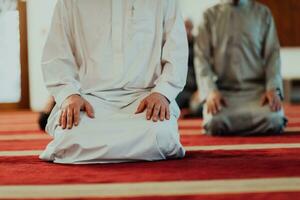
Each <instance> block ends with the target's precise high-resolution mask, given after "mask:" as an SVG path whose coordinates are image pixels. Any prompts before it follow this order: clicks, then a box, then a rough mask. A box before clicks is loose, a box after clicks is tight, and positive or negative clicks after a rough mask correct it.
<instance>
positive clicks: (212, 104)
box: [206, 91, 227, 115]
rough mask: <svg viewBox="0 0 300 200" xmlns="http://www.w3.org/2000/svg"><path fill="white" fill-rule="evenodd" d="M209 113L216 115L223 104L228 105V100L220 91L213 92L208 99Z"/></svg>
mask: <svg viewBox="0 0 300 200" xmlns="http://www.w3.org/2000/svg"><path fill="white" fill-rule="evenodd" d="M206 104H207V113H208V114H212V115H216V114H218V113H219V112H220V111H221V110H222V107H223V106H227V104H226V101H225V99H224V97H223V96H222V94H221V93H220V92H219V91H213V92H211V93H210V94H209V95H208V97H207V100H206Z"/></svg>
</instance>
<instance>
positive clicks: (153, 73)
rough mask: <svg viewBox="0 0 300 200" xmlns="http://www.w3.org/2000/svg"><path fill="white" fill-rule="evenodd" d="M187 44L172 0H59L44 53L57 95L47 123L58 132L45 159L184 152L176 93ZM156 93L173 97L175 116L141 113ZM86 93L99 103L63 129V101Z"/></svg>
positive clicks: (48, 81)
mask: <svg viewBox="0 0 300 200" xmlns="http://www.w3.org/2000/svg"><path fill="white" fill-rule="evenodd" d="M187 57H188V47H187V39H186V32H185V28H184V23H183V19H182V17H181V14H180V11H179V8H178V2H177V1H174V0H101V1H99V0H76V1H75V0H72V1H71V0H60V1H59V2H58V4H57V6H56V9H55V13H54V17H53V22H52V27H51V31H50V34H49V38H48V41H47V43H46V46H45V50H44V56H43V74H44V79H45V83H46V86H47V88H48V89H49V91H50V93H51V94H52V95H53V96H54V98H55V100H56V103H57V105H56V107H55V108H54V110H53V112H52V114H51V116H50V119H49V121H48V125H47V129H46V130H47V132H48V133H50V134H51V135H53V136H54V140H53V141H52V142H51V143H50V144H49V145H48V147H47V149H46V150H45V152H44V153H43V154H42V155H41V156H40V157H41V159H44V160H51V161H54V162H58V163H102V162H123V161H134V160H160V159H165V158H169V157H172V158H173V157H174V158H176V157H183V156H184V149H183V148H182V146H181V144H180V142H179V137H178V130H177V129H178V128H177V122H176V120H177V118H178V116H179V109H178V106H177V104H176V103H175V101H174V100H175V98H176V96H177V95H178V93H179V92H180V91H181V90H182V89H183V87H184V84H185V82H186V74H187ZM152 92H158V93H161V94H163V95H164V96H165V97H167V99H168V100H169V101H170V102H171V105H170V107H171V114H172V116H171V120H169V121H165V122H158V123H153V122H150V121H147V120H146V119H145V113H143V114H140V115H135V114H134V112H135V110H136V109H137V106H138V104H139V102H140V101H141V100H142V99H143V98H145V97H146V96H147V95H149V94H150V93H152ZM72 94H80V95H82V96H83V97H84V98H86V99H87V100H88V101H89V102H90V103H91V104H92V105H93V107H94V109H95V115H96V118H95V119H93V120H92V119H89V118H87V117H86V116H85V115H84V114H83V113H82V114H81V115H82V118H81V123H80V125H79V126H78V127H75V128H73V129H72V130H62V129H61V128H60V127H59V126H58V117H59V113H60V106H61V104H62V102H63V101H64V100H65V99H66V98H67V97H68V96H70V95H72Z"/></svg>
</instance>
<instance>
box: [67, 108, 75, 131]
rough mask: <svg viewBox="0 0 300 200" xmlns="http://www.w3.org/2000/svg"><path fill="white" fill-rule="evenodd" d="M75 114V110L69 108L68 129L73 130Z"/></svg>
mask: <svg viewBox="0 0 300 200" xmlns="http://www.w3.org/2000/svg"><path fill="white" fill-rule="evenodd" d="M73 114H74V110H73V109H72V108H68V111H67V126H68V129H72V128H73Z"/></svg>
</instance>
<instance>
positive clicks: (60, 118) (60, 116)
mask: <svg viewBox="0 0 300 200" xmlns="http://www.w3.org/2000/svg"><path fill="white" fill-rule="evenodd" d="M62 115H63V110H60V115H59V120H58V122H59V126H61V125H62V122H61V120H62Z"/></svg>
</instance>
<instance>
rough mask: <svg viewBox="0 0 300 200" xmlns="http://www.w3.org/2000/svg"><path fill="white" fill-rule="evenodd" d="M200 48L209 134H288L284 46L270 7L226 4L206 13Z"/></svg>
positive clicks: (240, 1) (245, 0)
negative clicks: (283, 78) (282, 54)
mask: <svg viewBox="0 0 300 200" xmlns="http://www.w3.org/2000/svg"><path fill="white" fill-rule="evenodd" d="M195 49H196V60H195V61H196V74H197V81H198V84H199V88H200V94H201V98H202V99H203V100H204V101H205V102H206V103H205V106H204V113H203V116H204V128H205V130H206V133H207V134H210V135H217V136H226V135H244V136H245V135H256V134H258V135H261V134H270V133H271V134H278V133H281V132H282V131H283V129H284V126H285V123H286V120H285V117H284V112H283V109H282V102H281V100H282V96H283V90H282V88H283V87H282V78H281V69H280V45H279V41H278V38H277V33H276V28H275V23H274V20H273V17H272V14H271V12H270V10H269V9H268V8H267V7H266V6H264V5H262V4H260V3H258V2H256V1H254V0H222V1H221V3H220V4H218V5H216V6H214V7H212V8H209V9H208V10H207V11H206V12H205V14H204V21H203V24H202V25H201V26H200V29H199V36H198V37H197V44H196V47H195Z"/></svg>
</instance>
